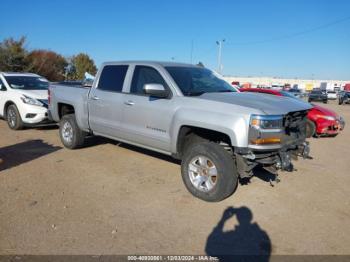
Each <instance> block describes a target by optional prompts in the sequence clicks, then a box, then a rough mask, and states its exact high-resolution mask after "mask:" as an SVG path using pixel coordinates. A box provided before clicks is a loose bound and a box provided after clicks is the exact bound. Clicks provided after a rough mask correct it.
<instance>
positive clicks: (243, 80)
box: [224, 76, 350, 91]
mask: <svg viewBox="0 0 350 262" xmlns="http://www.w3.org/2000/svg"><path fill="white" fill-rule="evenodd" d="M224 78H225V80H226V81H228V82H229V83H232V82H239V83H240V85H244V84H248V83H249V84H251V85H252V87H256V86H262V87H272V86H284V85H285V84H288V85H290V86H291V87H292V88H293V87H294V88H298V89H301V90H303V91H311V90H312V89H313V88H321V87H322V88H323V89H327V90H334V89H339V90H342V89H343V88H344V86H345V84H347V83H350V80H348V81H344V80H316V79H312V80H310V79H297V78H295V79H288V78H274V77H238V76H237V77H236V76H225V77H224Z"/></svg>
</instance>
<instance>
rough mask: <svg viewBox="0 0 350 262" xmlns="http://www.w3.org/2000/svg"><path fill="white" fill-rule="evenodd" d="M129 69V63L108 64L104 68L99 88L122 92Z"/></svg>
mask: <svg viewBox="0 0 350 262" xmlns="http://www.w3.org/2000/svg"><path fill="white" fill-rule="evenodd" d="M127 71H128V66H127V65H108V66H105V67H104V68H103V69H102V73H101V76H100V80H99V82H98V87H97V88H98V89H101V90H106V91H113V92H121V91H122V89H123V84H124V79H125V75H126V72H127Z"/></svg>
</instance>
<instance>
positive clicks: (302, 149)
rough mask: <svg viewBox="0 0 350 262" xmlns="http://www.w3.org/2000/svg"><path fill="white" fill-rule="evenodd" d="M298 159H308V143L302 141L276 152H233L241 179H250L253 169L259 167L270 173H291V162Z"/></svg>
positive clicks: (242, 149)
mask: <svg viewBox="0 0 350 262" xmlns="http://www.w3.org/2000/svg"><path fill="white" fill-rule="evenodd" d="M299 157H302V158H304V159H305V158H310V147H309V143H308V142H306V141H304V142H302V143H300V144H298V145H294V146H289V147H282V148H280V149H278V150H252V149H249V148H239V149H237V148H236V150H235V158H236V165H237V170H238V173H239V175H240V177H241V178H247V177H251V176H252V175H253V168H254V167H256V166H257V165H261V166H263V167H265V168H266V169H268V170H269V171H270V172H272V173H277V171H278V170H282V171H288V172H291V171H293V170H294V167H293V163H292V161H293V160H297V159H298V158H299Z"/></svg>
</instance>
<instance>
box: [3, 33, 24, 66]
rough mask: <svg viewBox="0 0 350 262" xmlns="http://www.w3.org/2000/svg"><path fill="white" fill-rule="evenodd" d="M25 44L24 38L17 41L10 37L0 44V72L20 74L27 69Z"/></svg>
mask: <svg viewBox="0 0 350 262" xmlns="http://www.w3.org/2000/svg"><path fill="white" fill-rule="evenodd" d="M25 43H26V38H25V37H24V36H22V37H21V38H20V39H18V40H15V39H13V38H12V37H11V38H7V39H5V40H3V41H2V42H0V71H11V72H21V71H24V70H25V69H26V68H27V66H28V63H27V60H26V57H27V55H28V51H27V50H26V48H25Z"/></svg>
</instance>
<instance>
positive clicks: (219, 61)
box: [216, 39, 225, 74]
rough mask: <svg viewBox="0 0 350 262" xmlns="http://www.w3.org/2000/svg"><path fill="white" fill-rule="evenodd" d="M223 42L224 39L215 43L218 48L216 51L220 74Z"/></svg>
mask: <svg viewBox="0 0 350 262" xmlns="http://www.w3.org/2000/svg"><path fill="white" fill-rule="evenodd" d="M224 42H225V39H222V40H219V41H216V44H217V45H218V46H219V50H218V73H219V74H221V73H222V63H221V56H222V44H223V43H224Z"/></svg>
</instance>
